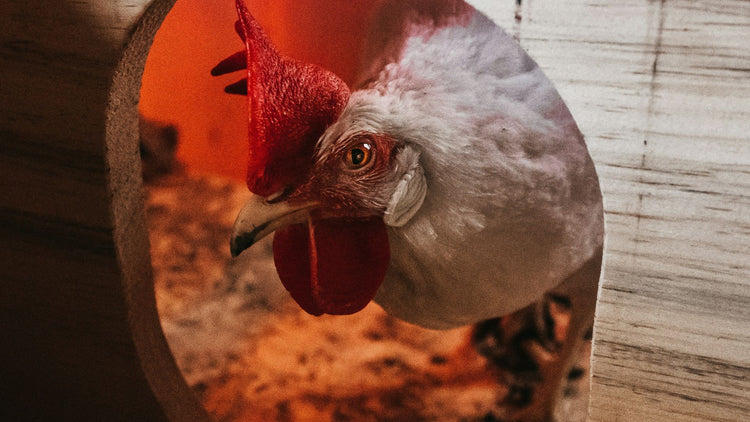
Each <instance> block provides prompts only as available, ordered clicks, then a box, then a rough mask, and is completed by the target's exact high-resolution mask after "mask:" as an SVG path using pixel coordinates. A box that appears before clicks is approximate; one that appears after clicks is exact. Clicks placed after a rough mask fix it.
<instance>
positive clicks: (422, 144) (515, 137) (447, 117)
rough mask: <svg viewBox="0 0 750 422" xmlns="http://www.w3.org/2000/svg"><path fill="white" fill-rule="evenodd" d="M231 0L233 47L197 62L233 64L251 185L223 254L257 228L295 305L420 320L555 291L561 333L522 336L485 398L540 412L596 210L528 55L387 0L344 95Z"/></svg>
mask: <svg viewBox="0 0 750 422" xmlns="http://www.w3.org/2000/svg"><path fill="white" fill-rule="evenodd" d="M237 10H238V14H239V17H240V20H239V21H238V23H237V25H236V30H237V32H238V34H240V37H241V38H242V39H243V40H244V42H245V50H244V51H240V52H238V53H236V54H235V55H233V56H231V57H229V58H227V59H225V60H224V61H223V62H221V63H220V64H219V65H217V66H216V67H215V68H214V69H213V71H212V73H213V74H214V75H221V74H225V73H230V72H233V71H237V70H241V69H245V68H246V69H247V71H246V72H247V77H246V78H244V79H243V80H241V81H239V82H237V83H235V84H232V85H230V86H228V87H227V91H228V92H234V93H240V94H249V95H248V98H249V142H250V154H249V162H248V173H247V184H248V188H249V189H250V191H252V192H253V193H254V194H255V195H254V196H253V197H252V199H251V200H250V201H249V202H248V203H247V204H246V205H245V207H244V208H243V209H242V210H241V211H240V213H239V215H238V217H237V221H236V223H235V227H234V233H233V238H232V242H231V250H232V254H233V255H234V256H236V255H238V254H239V253H241V252H242V251H243V250H245V249H246V248H248V247H250V246H252V245H253V244H254V243H255V242H257V241H258V240H259V239H261V238H263V237H264V236H266V235H268V234H270V233H273V232H275V234H274V240H273V252H274V262H275V264H276V268H277V272H278V275H279V278H280V279H281V281H282V283H283V284H284V286H285V287H286V289H287V290H288V291H289V293H290V294H291V296H292V297H293V298H294V299H295V301H296V302H297V303H298V304H299V305H300V306H301V307H302V308H303V309H304V310H305V311H307V312H308V313H310V314H313V315H321V314H324V313H327V314H350V313H354V312H357V311H358V310H360V309H362V308H363V307H364V306H366V305H367V304H368V303H369V302H370V301H371V300H373V299H374V300H375V302H377V303H378V304H379V305H380V306H382V307H383V308H384V309H385V310H386V311H387V312H388V313H390V314H392V315H394V316H396V317H398V318H401V319H403V320H405V321H408V322H411V323H414V324H418V325H421V326H424V327H427V328H433V329H444V328H451V327H457V326H461V325H467V324H474V323H478V322H480V321H483V320H487V319H490V318H495V317H501V316H506V315H507V316H506V317H504V318H505V320H504V321H505V322H507V324H506V325H513V324H511V323H512V322H513V321H525V322H524V323H525V324H531V325H532V326H533V327H532V328H534V329H535V330H536V331H543V330H544V329H545V327H543V326H541V325H540V323H539V321H540V320H543V318H539V317H535V316H534V315H532V316H531V317H528V315H531V314H534V312H536V311H534V310H535V309H539V306H535V305H533V304H534V303H541V302H539V301H540V300H542V299H543V298H544V297H545V295H548V296H547V297H549V295H552V296H554V297H563V298H565V300H566V301H567V302H568V304H569V307H570V310H571V311H570V321H569V323H568V324H567V325H568V327H567V330H566V331H565V335H564V338H563V339H562V340H561V341H560V342H559V344H557V345H556V346H555V347H552V348H547V349H546V351H545V350H540V349H539V347H537V346H538V344H537V346H528V345H527V346H528V347H526V346H524V347H526V348H527V349H528V350H527V351H528V354H529V356H532V357H533V358H535V359H538V360H539V361H540V364H539V365H537V366H538V368H539V370H538V371H537V372H538V374H537V375H538V377H537V378H538V379H537V380H536V381H535V383H534V388H533V391H527V394H525V399H524V400H521V401H516V402H513V401H512V400H511V401H507V403H506V404H507V405H508V409H504V410H502V412H501V413H502V415H501V416H502V418H503V419H504V420H523V421H551V420H554V419H553V418H554V410H555V407H556V405H557V403H558V402H559V399H560V396H561V395H562V389H563V385H564V382H565V378H566V375H567V374H568V372H569V371H570V369H571V368H572V362H573V360H574V359H575V356H576V353H577V352H578V350H579V348H580V347H581V344H582V342H583V337H584V334H585V333H586V331H588V330H589V329H590V327H591V324H592V321H593V315H594V307H595V302H596V294H597V287H598V278H599V268H600V264H601V256H602V243H603V211H602V202H601V193H600V191H599V184H598V179H597V176H596V172H595V169H594V165H593V163H592V161H591V159H590V157H589V154H588V151H587V149H586V145H585V143H584V140H583V136H582V135H581V133H580V131H579V129H578V127H577V126H576V123H575V122H574V120H573V118H572V116H571V114H570V112H569V111H568V109H567V107H566V106H565V104H564V102H563V100H562V99H561V98H560V96H559V95H558V93H557V91H556V90H555V89H554V87H553V86H552V84H551V82H550V81H549V80H548V79H547V78H546V77H545V76H544V75H543V73H542V71H541V70H540V68H539V67H538V65H537V64H536V63H535V62H534V61H533V60H532V59H531V58H530V57H529V56H528V55H527V54H526V53H525V52H524V51H523V50H522V49H521V47H520V46H519V45H518V44H517V43H516V42H515V41H514V40H513V39H512V38H511V37H510V36H508V35H507V34H506V33H505V32H504V31H503V30H502V29H500V28H498V27H497V26H496V25H495V24H494V23H493V22H492V21H490V20H489V19H488V18H487V17H486V16H484V15H482V14H481V13H480V12H478V11H476V10H475V9H473V8H472V7H471V6H470V5H468V4H466V3H465V2H463V1H460V0H435V1H427V0H411V1H390V2H386V4H384V6H383V7H382V10H381V12H380V14H379V15H378V18H376V19H375V20H374V23H373V28H372V31H371V36H370V37H369V39H368V40H367V44H366V47H365V57H366V58H367V61H366V63H365V64H364V65H363V66H362V72H361V74H360V77H359V79H360V82H359V83H358V84H357V85H356V89H355V90H354V91H350V89H349V87H348V86H347V85H346V84H345V83H344V82H343V81H342V80H341V79H339V78H338V77H337V76H335V75H334V74H333V73H331V72H329V71H327V70H325V69H322V68H320V67H317V66H315V65H312V64H306V63H301V62H298V61H295V60H293V59H290V58H287V57H284V56H282V55H281V54H280V53H279V52H278V51H277V50H276V48H275V47H274V46H273V45H272V44H271V42H270V40H268V38H267V37H266V36H265V35H264V33H263V31H262V29H261V28H260V27H259V25H258V23H257V22H256V21H255V19H254V18H253V16H252V15H251V13H250V11H249V10H248V8H247V7H246V5H245V4H244V3H243V1H242V0H237ZM514 313H515V314H514ZM501 321H503V320H501ZM549 350H552V351H553V352H554V353H547V352H548V351H549ZM524 391H526V390H524Z"/></svg>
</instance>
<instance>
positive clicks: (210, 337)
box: [139, 0, 589, 421]
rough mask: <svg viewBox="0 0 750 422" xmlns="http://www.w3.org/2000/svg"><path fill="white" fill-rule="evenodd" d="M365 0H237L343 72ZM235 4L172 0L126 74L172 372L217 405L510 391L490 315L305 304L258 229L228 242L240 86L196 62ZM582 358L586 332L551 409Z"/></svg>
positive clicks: (203, 58) (315, 414) (446, 414)
mask: <svg viewBox="0 0 750 422" xmlns="http://www.w3.org/2000/svg"><path fill="white" fill-rule="evenodd" d="M379 3H381V2H377V1H373V2H348V1H327V2H320V1H317V0H316V1H313V0H303V1H301V0H293V1H292V0H288V1H276V2H263V1H249V2H248V4H249V5H250V6H251V7H252V10H253V13H254V14H255V16H256V18H257V19H258V21H259V22H260V23H261V25H262V26H263V27H264V28H265V30H266V31H267V33H268V34H269V36H270V37H271V39H272V40H273V41H274V42H275V43H276V44H277V46H278V47H279V48H280V50H281V51H282V52H283V53H285V54H288V55H290V56H292V57H295V58H298V59H301V60H305V61H309V62H313V63H316V64H319V65H322V66H324V67H326V68H328V69H331V70H333V71H334V72H335V73H337V74H338V75H339V76H340V77H342V78H343V79H344V80H345V81H346V82H347V83H351V82H352V79H353V78H354V72H355V70H356V66H357V64H358V62H359V57H358V54H359V53H358V51H359V45H360V44H361V42H362V37H363V36H364V28H365V25H364V24H363V22H366V21H367V19H368V18H369V17H370V16H371V14H372V13H373V12H374V10H375V8H376V7H377V6H378V5H379ZM508 3H511V2H508ZM509 12H511V13H516V14H517V13H518V10H517V9H515V8H513V9H509ZM513 19H514V20H515V21H517V20H518V19H520V16H514V17H513ZM235 20H236V11H235V9H234V5H233V2H230V1H227V2H216V1H213V0H179V1H177V2H176V4H175V6H174V7H173V9H172V11H171V12H170V13H169V15H168V16H167V18H166V19H165V20H164V22H163V24H162V26H161V28H160V30H159V32H158V33H157V35H156V38H155V40H154V43H153V46H152V48H151V50H150V53H149V56H148V60H147V63H146V68H145V71H144V76H143V81H142V89H141V98H140V104H139V112H140V136H141V139H140V142H141V155H142V163H143V176H144V181H145V194H146V214H147V221H148V225H149V238H150V244H151V258H152V266H153V271H154V284H155V290H156V299H157V307H158V311H159V315H160V319H161V324H162V328H163V330H164V333H165V336H166V339H167V341H168V343H169V346H170V348H171V351H172V354H173V356H174V358H175V360H176V362H177V365H178V366H179V368H180V370H181V372H182V374H183V376H184V378H185V380H186V381H187V382H188V384H189V386H190V387H191V388H192V390H193V391H194V393H195V394H196V395H197V396H198V397H199V399H200V401H201V402H202V404H203V405H204V406H205V408H206V409H207V410H208V412H209V413H210V414H211V415H212V416H213V417H214V418H216V419H217V420H219V421H250V420H258V421H261V420H262V421H268V420H299V421H304V420H352V421H368V420H409V421H419V420H466V421H471V420H495V419H493V418H494V417H495V416H493V415H494V413H493V412H494V410H495V408H496V406H497V404H498V403H501V402H502V401H504V400H508V399H509V397H510V398H512V396H513V395H516V396H518V395H523V394H524V392H523V391H520V392H519V391H511V390H509V388H508V387H507V385H505V384H504V382H503V371H502V369H501V368H500V367H499V366H498V365H496V364H495V363H497V362H495V363H493V359H492V351H491V350H490V349H491V347H492V345H493V344H494V343H493V342H496V341H497V339H496V338H495V337H493V336H497V335H502V334H501V333H502V332H503V328H505V329H508V327H500V326H499V324H500V322H499V321H489V322H487V323H485V324H483V325H482V327H480V328H478V327H464V328H459V329H454V330H449V331H433V330H428V329H423V328H420V327H417V326H414V325H410V324H407V323H404V322H402V321H400V320H398V319H396V318H394V317H391V316H389V315H387V314H386V313H385V312H384V311H383V310H382V309H381V308H380V307H379V306H378V305H376V304H374V303H371V304H370V305H368V306H367V307H366V308H365V309H364V310H363V311H361V312H359V313H356V314H354V315H350V316H327V315H326V316H322V317H314V316H310V315H308V314H307V313H305V312H304V311H302V310H301V309H300V308H299V306H298V305H297V304H296V303H294V301H293V300H292V299H291V298H290V296H289V294H288V293H287V292H286V290H285V289H284V287H283V286H282V284H281V282H280V281H279V279H278V276H277V275H276V271H275V268H274V263H273V256H272V251H271V243H270V242H271V238H270V237H268V238H266V239H264V240H263V241H262V242H261V243H260V244H258V245H256V246H254V247H253V248H251V249H249V250H247V251H246V252H244V253H243V254H241V255H240V256H239V257H238V258H235V259H233V258H231V256H230V251H229V239H230V234H231V227H232V224H233V223H234V219H235V217H236V215H237V213H238V211H239V209H240V207H241V206H242V204H243V203H244V202H245V200H246V199H247V198H248V197H249V195H250V193H249V191H248V189H247V187H246V186H245V170H246V169H245V166H246V158H247V154H248V152H247V99H246V97H244V96H241V95H230V94H226V93H224V92H223V88H224V86H226V85H227V84H230V83H232V82H235V80H237V79H239V78H240V77H241V76H237V75H228V76H222V77H212V76H210V74H209V71H210V69H211V68H212V67H213V66H214V65H215V64H217V63H218V62H219V61H220V60H221V59H223V58H225V57H227V56H229V55H231V54H232V53H234V52H236V51H238V50H240V49H242V47H243V46H242V43H241V41H240V40H239V38H238V37H237V35H236V34H235V33H234V29H233V26H234V22H235ZM331 27H335V28H337V30H336V31H330V28H331ZM565 305H566V304H565V303H561V302H559V301H556V300H554V299H550V298H548V299H547V300H546V301H545V302H544V303H543V304H542V305H541V306H543V307H544V312H545V314H546V315H547V316H549V317H550V318H552V319H554V321H555V322H556V324H557V327H558V331H560V332H564V327H565V324H566V323H567V317H568V311H567V309H566V306H565ZM588 366H589V354H588V348H587V350H586V353H584V354H583V355H581V358H580V362H579V365H578V366H576V367H575V368H574V371H573V372H571V374H570V377H569V378H570V380H569V388H568V392H567V395H566V399H565V403H564V406H563V407H562V411H564V412H566V414H567V416H566V417H565V418H564V420H569V421H577V420H584V419H585V415H586V404H587V397H588V378H589V377H588Z"/></svg>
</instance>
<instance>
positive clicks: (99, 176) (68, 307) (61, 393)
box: [0, 0, 206, 421]
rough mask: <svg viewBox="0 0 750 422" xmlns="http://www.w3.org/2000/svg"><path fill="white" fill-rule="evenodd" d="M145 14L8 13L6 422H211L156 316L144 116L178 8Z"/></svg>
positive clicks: (4, 41)
mask: <svg viewBox="0 0 750 422" xmlns="http://www.w3.org/2000/svg"><path fill="white" fill-rule="evenodd" d="M146 6H147V2H146V1H140V2H139V1H118V0H115V1H107V2H102V1H98V0H88V1H43V0H29V1H27V0H24V1H16V0H6V1H3V2H2V3H0V98H1V100H2V103H0V109H1V112H0V143H1V144H2V150H1V152H0V180H2V182H1V183H2V195H1V196H0V204H1V205H0V222H1V223H0V239H1V240H0V263H2V264H1V265H0V277H1V279H0V337H2V346H1V347H0V380H1V381H0V403H2V405H0V419H1V420H14V421H15V420H50V421H52V420H55V421H57V420H76V421H79V420H100V421H104V420H106V421H116V420H122V421H146V420H148V421H151V420H180V421H183V420H184V421H190V420H206V416H205V411H204V410H203V409H202V407H201V406H200V404H199V403H198V402H197V400H195V398H194V397H193V396H192V395H191V393H190V391H189V390H188V388H187V387H186V385H185V383H184V380H183V379H182V377H181V375H180V374H179V372H178V370H177V368H176V366H175V365H174V362H173V360H172V357H171V355H170V354H169V350H168V348H167V345H166V343H165V341H164V338H163V334H162V332H161V329H160V326H159V321H158V317H157V315H156V310H155V306H154V294H153V285H152V283H151V278H150V262H149V254H148V243H147V236H146V230H145V226H144V218H143V204H142V200H141V181H140V164H139V160H138V135H137V133H138V130H137V129H138V128H137V114H136V113H137V107H136V106H137V99H138V95H137V94H138V87H139V83H140V73H141V71H142V69H143V64H144V61H145V54H146V53H145V52H146V51H147V50H148V45H149V44H150V39H151V38H152V37H153V33H154V32H155V31H156V29H157V28H158V25H159V22H160V21H161V19H162V18H163V16H164V15H165V14H166V12H167V11H168V10H169V8H170V6H171V1H169V0H165V1H161V2H159V4H158V6H157V7H154V8H152V9H151V10H150V11H149V17H148V18H147V19H146V20H145V21H142V22H140V24H139V25H140V26H137V25H136V24H137V23H138V22H139V17H140V16H141V14H142V13H143V11H144V10H145V9H146ZM136 28H137V29H136ZM128 44H129V45H128ZM126 45H127V46H126ZM123 54H124V55H125V57H123Z"/></svg>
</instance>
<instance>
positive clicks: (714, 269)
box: [477, 0, 750, 422]
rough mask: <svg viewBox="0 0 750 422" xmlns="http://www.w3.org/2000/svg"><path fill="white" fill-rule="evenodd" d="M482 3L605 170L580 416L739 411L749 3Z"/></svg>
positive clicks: (749, 394) (748, 391) (746, 299)
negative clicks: (545, 80) (541, 74)
mask: <svg viewBox="0 0 750 422" xmlns="http://www.w3.org/2000/svg"><path fill="white" fill-rule="evenodd" d="M477 3H481V4H480V7H481V6H483V5H485V4H486V7H485V10H487V11H488V12H489V13H490V14H492V15H493V16H494V17H495V18H496V19H497V21H498V22H500V23H501V24H502V25H503V26H505V27H506V28H510V29H511V32H512V33H515V34H516V35H517V36H518V37H519V39H520V41H521V44H522V45H524V47H525V48H527V49H528V50H529V52H530V54H531V55H532V56H533V57H534V58H535V59H537V61H538V62H539V63H540V65H541V66H542V67H543V68H544V69H545V71H546V72H547V74H548V76H550V78H551V79H552V80H553V81H554V82H555V84H556V85H557V87H558V89H559V90H560V92H561V94H562V96H563V98H565V99H566V101H567V103H568V105H569V106H570V108H571V111H572V112H573V115H574V116H575V117H576V119H577V121H578V123H579V125H580V126H581V130H582V131H583V133H584V134H585V135H586V138H587V142H588V145H589V148H590V150H591V152H592V156H593V158H594V161H595V162H596V164H597V170H598V172H599V175H600V179H601V183H602V190H603V193H604V199H605V212H606V227H607V248H606V254H605V256H606V257H605V267H604V274H603V286H602V289H601V292H600V302H599V310H598V314H597V322H596V326H595V338H594V361H593V376H594V379H593V387H592V397H591V409H590V410H591V413H590V419H591V420H594V421H604V422H610V421H672V420H679V421H746V420H750V142H748V141H749V140H750V139H748V134H749V133H750V83H748V82H750V44H748V41H747V40H748V39H749V38H750V3H748V2H746V1H739V0H734V1H726V0H723V1H719V0H716V1H692V0H684V1H677V0H662V1H645V0H627V1H619V2H611V1H565V2H560V1H554V0H546V1H542V0H526V1H524V2H523V3H522V7H521V9H520V14H521V16H522V19H521V21H520V23H519V22H515V21H514V19H513V14H514V10H513V5H512V4H510V3H511V2H502V3H507V4H502V5H499V4H494V3H492V2H477ZM495 3H501V2H495Z"/></svg>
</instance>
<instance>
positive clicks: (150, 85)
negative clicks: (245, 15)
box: [140, 0, 382, 180]
mask: <svg viewBox="0 0 750 422" xmlns="http://www.w3.org/2000/svg"><path fill="white" fill-rule="evenodd" d="M246 1H247V3H248V6H249V8H250V10H251V11H252V12H253V14H254V15H255V17H256V19H258V21H259V22H260V23H261V25H262V26H263V27H264V29H265V30H266V32H267V34H268V35H269V36H270V38H271V39H272V40H273V42H274V43H275V44H276V45H277V47H278V48H279V49H280V50H281V51H282V52H283V53H284V54H287V55H289V56H291V57H294V58H297V59H299V60H304V61H308V62H312V63H316V64H318V65H321V66H323V67H325V68H328V69H330V70H332V71H333V72H335V73H336V74H338V75H339V76H340V77H341V78H342V79H344V80H345V81H346V82H347V83H351V82H352V79H353V78H354V73H355V72H356V66H357V64H358V63H359V61H360V57H359V50H360V45H361V44H362V39H363V37H364V35H365V28H366V26H367V25H366V23H367V21H368V20H369V18H370V16H371V15H372V13H373V12H374V10H375V9H376V7H377V6H378V5H379V4H380V3H382V0H376V1H370V0H325V1H324V0H275V1H270V0H246ZM236 20H237V15H236V12H235V7H234V1H233V0H221V1H217V0H178V1H177V3H176V4H175V6H174V8H173V9H172V11H171V12H170V13H169V15H168V16H167V17H166V19H165V20H164V23H163V24H162V26H161V28H160V29H159V32H158V33H157V35H156V38H155V39H154V44H153V46H152V48H151V51H150V53H149V57H148V60H147V62H146V68H145V71H144V76H143V80H142V86H141V100H140V112H141V113H142V114H143V115H144V116H145V117H147V118H150V119H153V120H158V121H162V122H166V123H171V124H174V125H176V126H177V129H178V131H179V147H178V151H177V157H178V159H179V160H180V161H182V162H183V163H184V164H185V165H186V167H187V169H188V171H189V172H190V173H193V174H195V173H211V174H217V175H222V176H227V177H231V178H233V179H238V180H244V179H245V166H246V159H247V101H246V98H245V97H242V96H237V95H228V94H224V92H223V89H224V86H225V85H228V84H229V83H232V82H235V81H236V80H239V79H240V78H242V74H241V72H238V73H237V74H236V75H225V76H222V77H218V78H214V77H211V76H210V75H209V71H210V70H211V68H212V67H213V66H214V65H215V64H216V63H218V62H219V61H221V60H222V59H223V58H225V57H227V56H229V55H230V54H232V53H234V52H236V51H239V50H240V49H242V43H241V41H240V39H239V38H238V37H237V35H236V34H235V33H234V22H235V21H236Z"/></svg>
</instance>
